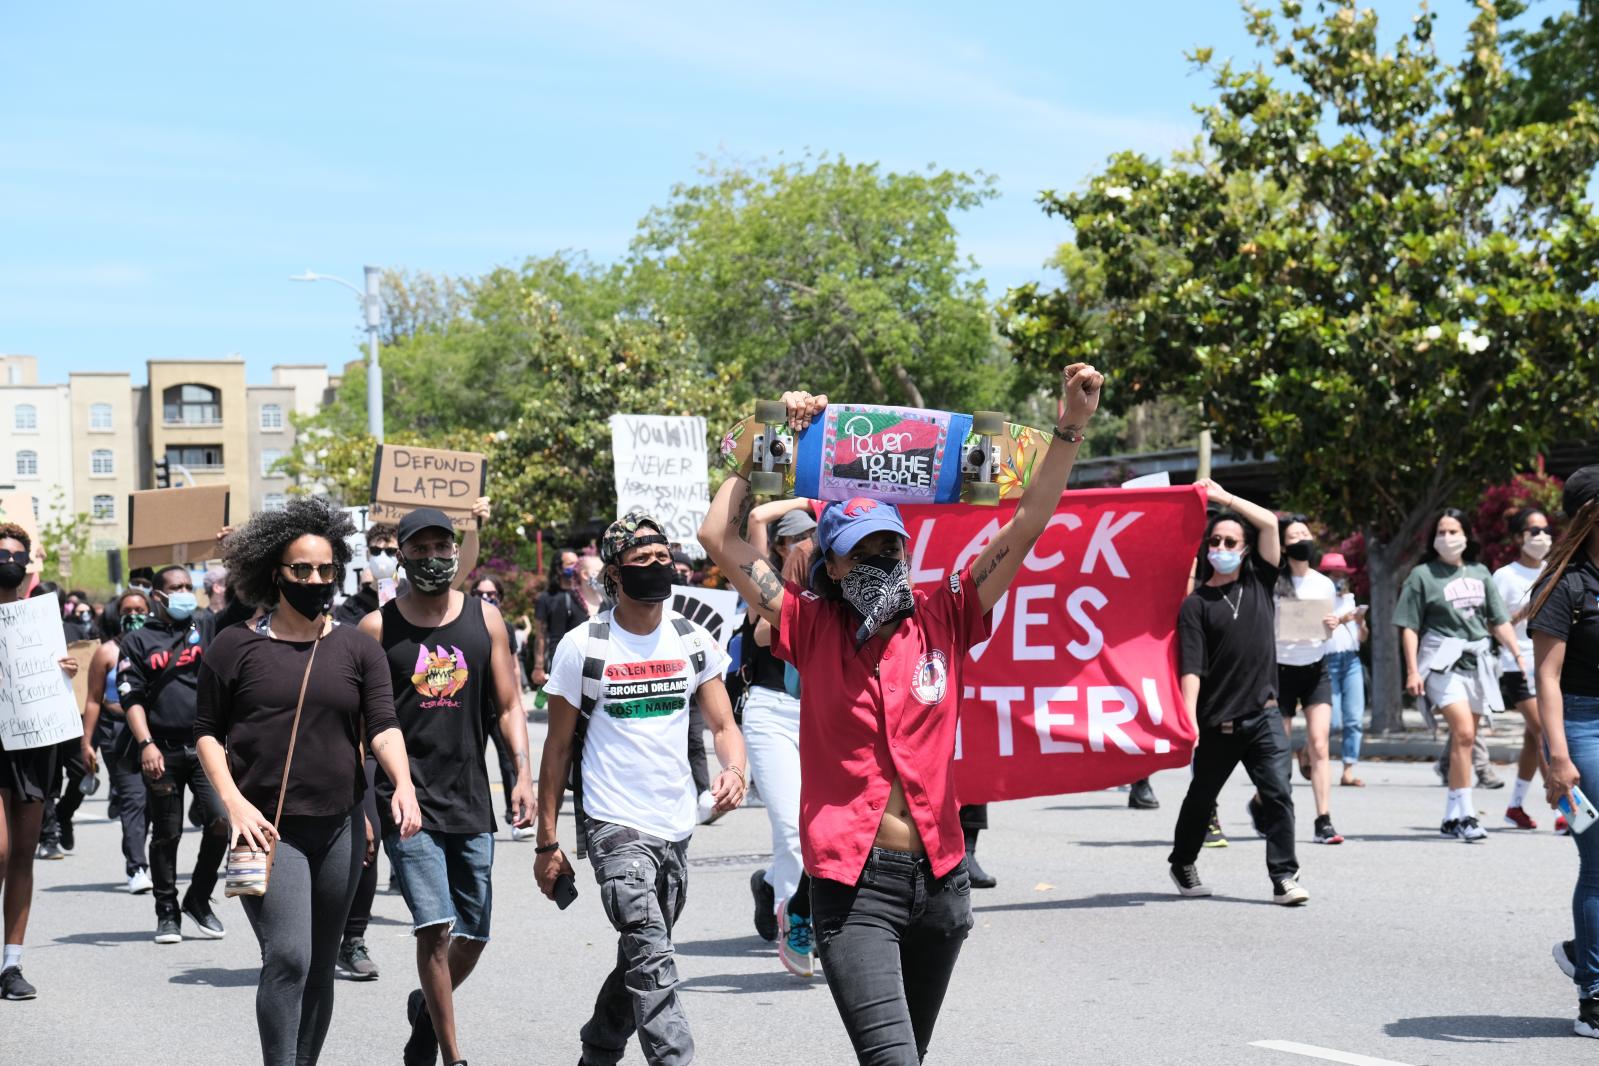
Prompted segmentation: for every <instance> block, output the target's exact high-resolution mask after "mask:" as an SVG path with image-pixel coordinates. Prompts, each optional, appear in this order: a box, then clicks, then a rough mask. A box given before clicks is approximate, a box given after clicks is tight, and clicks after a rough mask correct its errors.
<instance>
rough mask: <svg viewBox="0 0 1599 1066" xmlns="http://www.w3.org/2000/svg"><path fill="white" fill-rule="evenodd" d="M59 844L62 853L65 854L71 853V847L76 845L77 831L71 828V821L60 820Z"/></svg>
mask: <svg viewBox="0 0 1599 1066" xmlns="http://www.w3.org/2000/svg"><path fill="white" fill-rule="evenodd" d="M60 844H61V851H62V853H63V854H66V855H71V854H72V849H73V848H76V847H77V846H78V834H77V831H76V830H74V829H73V828H72V823H71V822H69V821H67V820H66V819H62V821H61V839H60Z"/></svg>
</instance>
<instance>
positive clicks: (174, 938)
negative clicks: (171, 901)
mask: <svg viewBox="0 0 1599 1066" xmlns="http://www.w3.org/2000/svg"><path fill="white" fill-rule="evenodd" d="M155 942H156V943H157V944H181V943H182V942H183V926H182V925H181V924H179V922H178V916H177V915H176V914H163V915H161V916H160V917H158V918H157V919H156V920H155Z"/></svg>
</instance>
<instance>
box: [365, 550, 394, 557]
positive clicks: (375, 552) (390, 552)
mask: <svg viewBox="0 0 1599 1066" xmlns="http://www.w3.org/2000/svg"><path fill="white" fill-rule="evenodd" d="M366 553H367V554H368V555H387V556H388V557H389V558H390V559H397V558H399V555H400V549H398V548H368V549H367V550H366Z"/></svg>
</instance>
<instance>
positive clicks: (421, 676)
mask: <svg viewBox="0 0 1599 1066" xmlns="http://www.w3.org/2000/svg"><path fill="white" fill-rule="evenodd" d="M471 676H472V673H471V671H470V670H469V669H467V665H466V654H465V653H464V652H462V651H461V649H460V648H459V647H457V646H455V645H454V644H451V645H449V646H448V647H446V646H444V645H443V644H436V645H434V646H433V647H432V648H431V649H430V648H429V647H428V646H427V645H426V644H421V645H418V647H417V649H416V670H415V671H414V672H413V673H412V674H411V685H412V686H413V687H414V688H415V689H416V691H417V695H419V696H421V697H422V703H421V706H423V707H427V708H433V707H450V708H458V707H460V706H461V703H460V701H459V700H455V699H451V697H452V696H454V695H455V694H456V693H457V692H460V691H461V690H462V689H463V688H465V687H466V683H467V680H468V679H469V678H470V677H471Z"/></svg>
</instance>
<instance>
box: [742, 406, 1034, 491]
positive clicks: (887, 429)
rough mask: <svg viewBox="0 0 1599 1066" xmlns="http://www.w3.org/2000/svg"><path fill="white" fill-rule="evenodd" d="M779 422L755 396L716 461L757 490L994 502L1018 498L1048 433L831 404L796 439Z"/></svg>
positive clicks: (984, 417)
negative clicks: (748, 412)
mask: <svg viewBox="0 0 1599 1066" xmlns="http://www.w3.org/2000/svg"><path fill="white" fill-rule="evenodd" d="M787 419H788V413H787V410H786V408H784V406H783V404H782V402H781V401H775V400H760V401H757V402H756V404H755V413H754V415H753V416H752V417H750V418H746V419H744V420H743V421H741V422H739V423H737V424H735V425H734V426H733V427H732V428H731V429H729V430H728V431H727V434H726V435H725V436H724V437H723V438H722V446H721V455H722V462H723V463H724V464H725V465H726V466H727V468H728V469H729V470H730V471H732V472H733V473H736V474H739V475H740V476H742V477H745V478H747V479H748V480H749V483H750V489H751V491H753V492H754V493H755V494H756V495H758V496H800V497H804V498H806V499H812V500H849V499H854V498H856V497H860V496H865V497H868V498H871V499H878V500H887V501H889V502H892V503H896V504H929V503H981V504H996V503H998V502H1000V501H1001V500H1006V499H1013V498H1015V497H1018V496H1020V495H1021V493H1022V490H1023V489H1024V488H1026V487H1027V483H1028V482H1029V481H1030V480H1031V478H1032V473H1033V467H1034V465H1035V464H1036V463H1037V461H1038V457H1039V456H1040V455H1041V454H1042V453H1043V451H1044V449H1045V448H1046V447H1048V445H1049V441H1050V436H1051V435H1050V434H1048V433H1045V432H1042V431H1040V430H1036V429H1033V428H1032V427H1030V426H1018V425H1014V424H1012V423H1010V422H1007V421H1005V417H1004V416H1003V415H1001V414H997V413H995V412H992V411H979V412H977V413H976V414H970V415H968V414H960V413H957V412H952V411H930V410H922V409H920V408H914V407H884V406H880V405H875V404H850V403H833V404H828V406H827V409H826V410H825V411H823V412H822V415H821V417H820V418H818V419H817V420H816V421H815V422H813V423H812V424H811V425H810V427H809V428H807V429H805V430H804V431H803V432H801V433H799V434H798V435H796V434H795V433H794V432H793V431H792V430H790V429H789V427H788V421H787Z"/></svg>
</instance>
